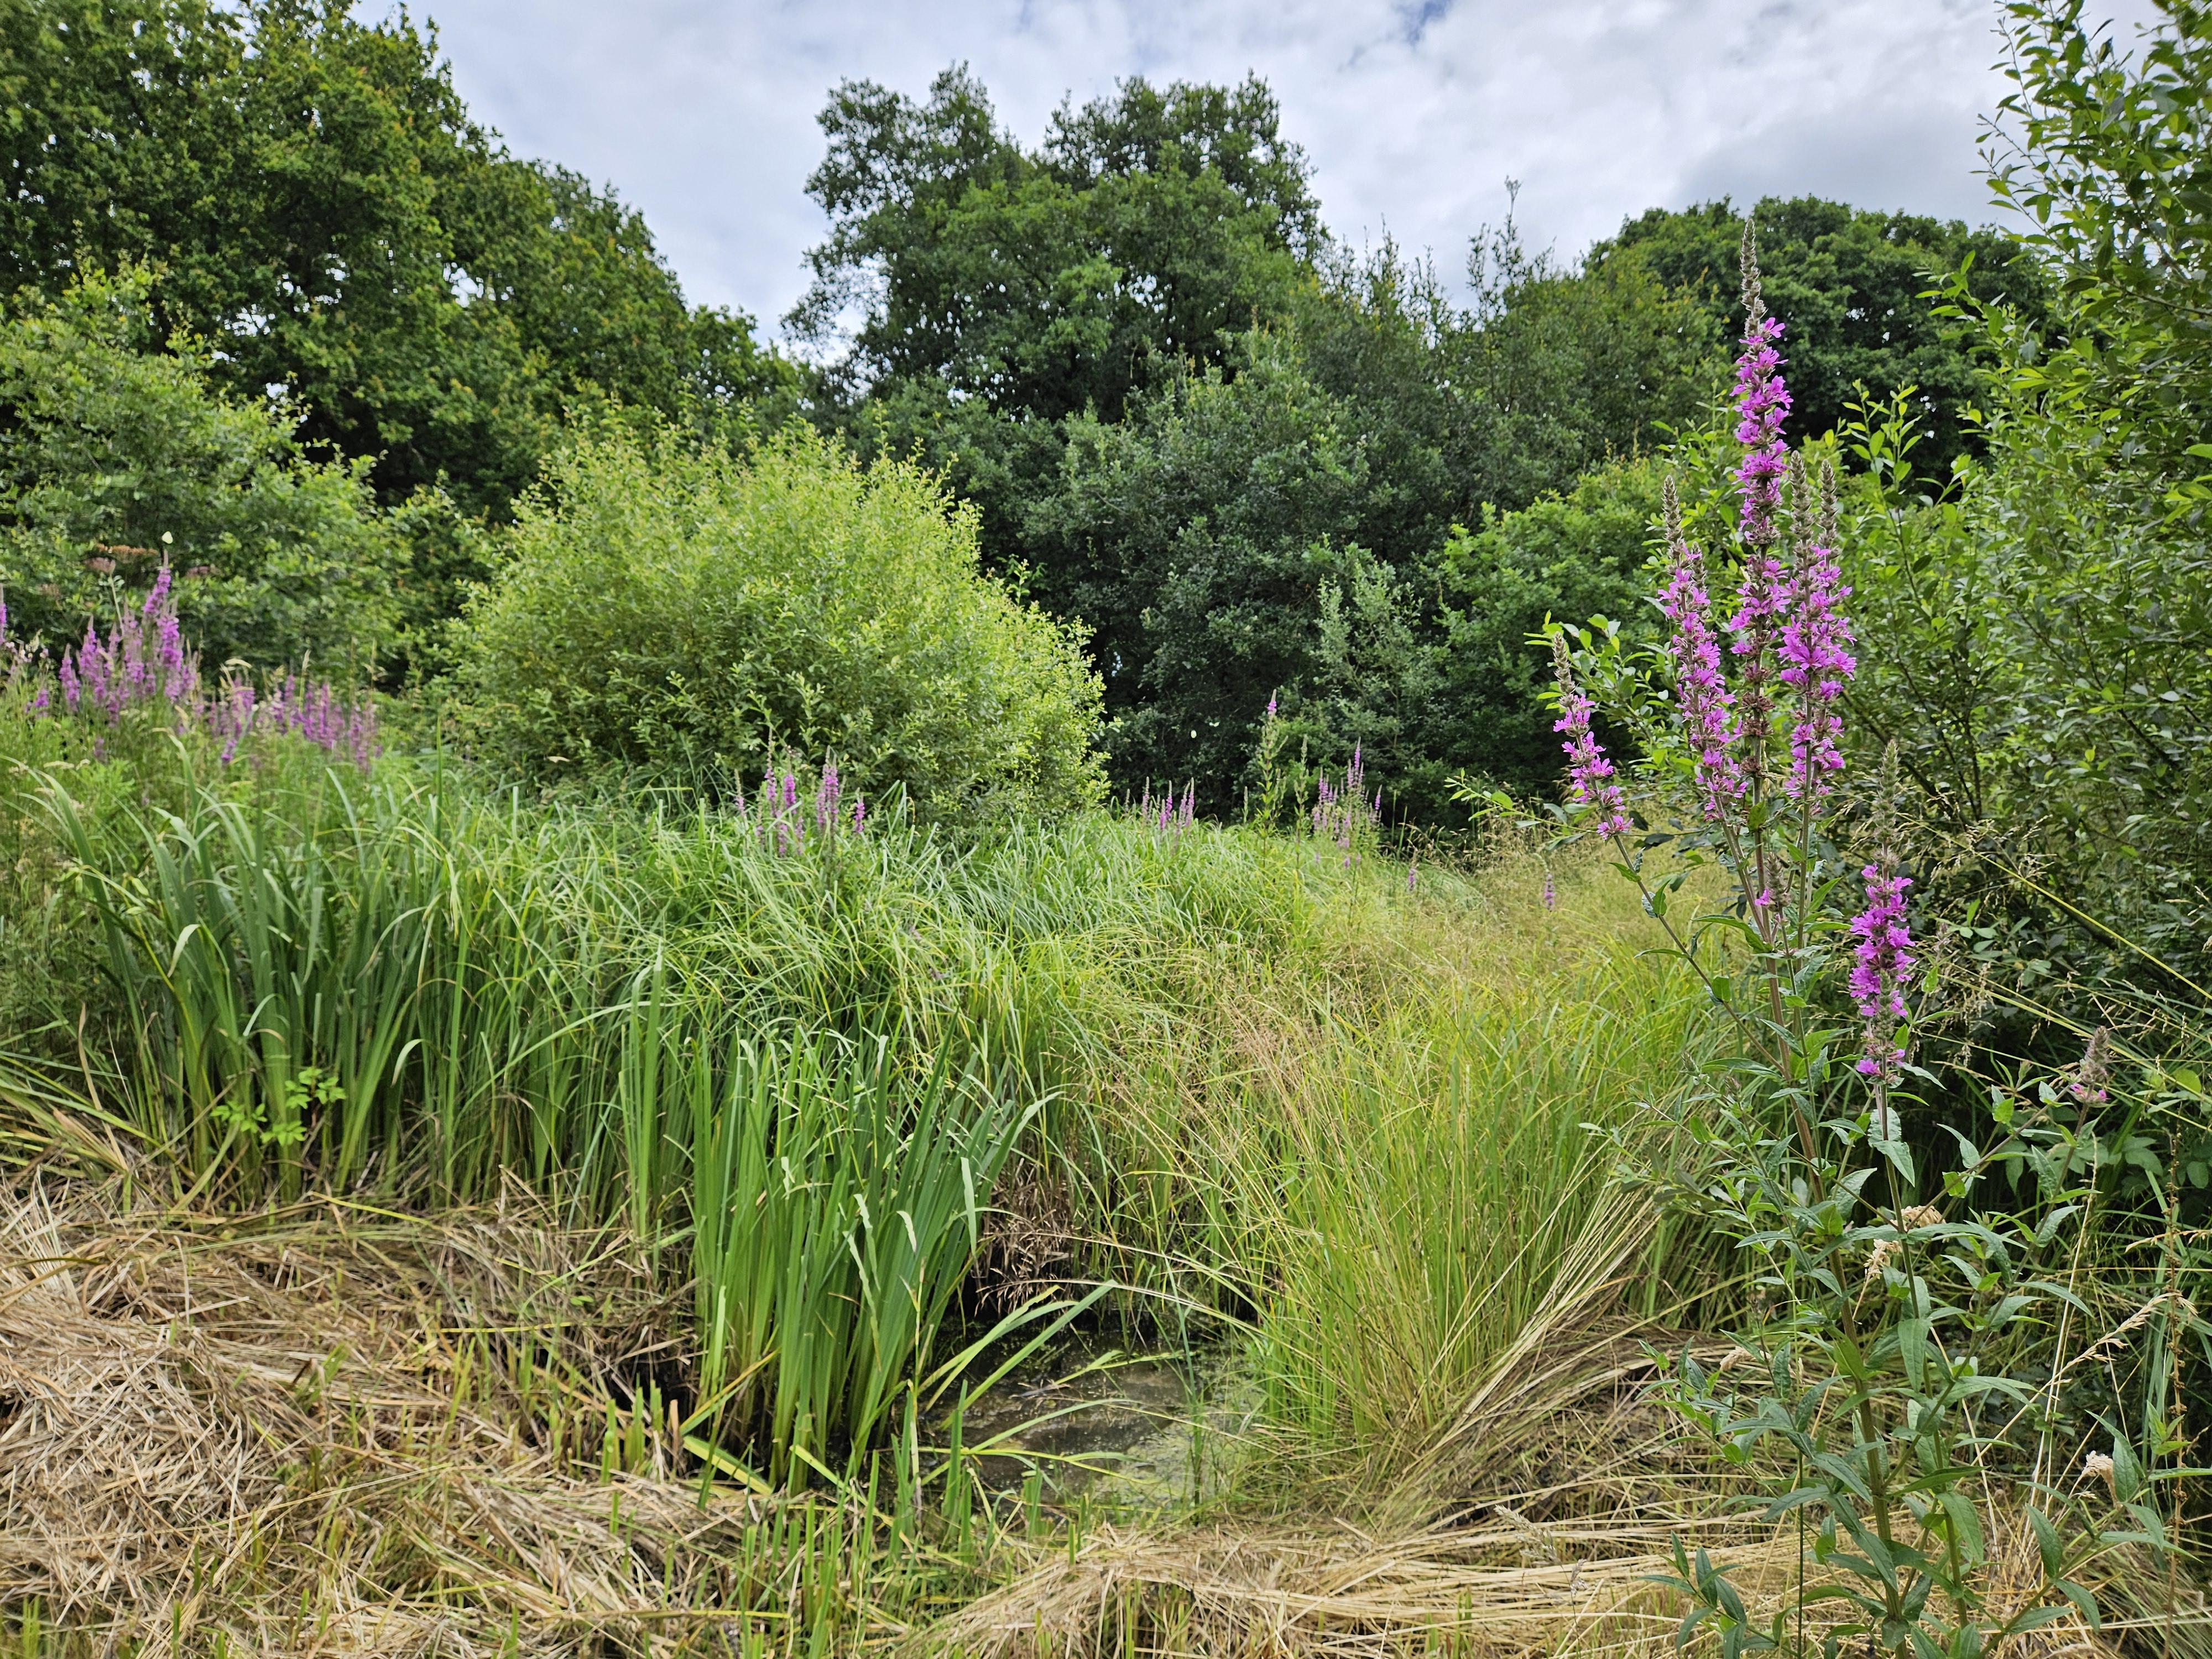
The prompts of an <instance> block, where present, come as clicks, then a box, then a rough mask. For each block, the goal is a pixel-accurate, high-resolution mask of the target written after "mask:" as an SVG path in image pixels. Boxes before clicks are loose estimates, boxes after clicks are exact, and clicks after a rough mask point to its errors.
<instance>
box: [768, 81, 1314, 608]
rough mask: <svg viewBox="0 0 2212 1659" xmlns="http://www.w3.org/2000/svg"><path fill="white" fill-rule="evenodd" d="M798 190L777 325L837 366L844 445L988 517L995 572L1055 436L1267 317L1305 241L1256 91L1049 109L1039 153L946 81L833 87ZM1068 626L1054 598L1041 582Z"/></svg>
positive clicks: (1273, 129) (1145, 89)
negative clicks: (914, 88) (837, 358)
mask: <svg viewBox="0 0 2212 1659" xmlns="http://www.w3.org/2000/svg"><path fill="white" fill-rule="evenodd" d="M821 120H822V125H823V131H825V132H826V133H827V134H828V136H829V155H827V157H826V158H825V159H824V160H823V163H822V165H821V166H820V167H817V169H816V170H815V172H814V173H813V175H812V176H811V178H810V179H809V180H808V184H807V188H808V190H809V191H810V193H811V194H812V195H813V197H815V199H816V200H817V201H818V202H819V203H821V204H822V206H823V210H825V211H826V212H827V213H828V214H829V219H830V234H829V238H828V240H825V241H824V242H823V244H822V245H821V246H818V247H817V248H816V249H815V250H813V252H811V254H810V255H809V256H808V257H809V261H810V263H811V265H812V267H813V270H814V276H815V280H814V283H813V286H812V287H811V289H810V290H809V291H808V293H807V295H806V296H805V298H804V299H803V300H802V301H800V303H799V307H797V308H796V309H795V310H794V311H793V313H792V315H791V318H790V319H789V321H790V322H791V324H792V325H793V328H794V329H795V330H796V331H798V332H799V333H800V334H801V335H803V336H806V337H811V338H813V339H815V340H817V342H820V343H829V342H831V341H832V340H841V339H842V338H843V334H842V330H843V329H844V328H845V326H846V323H845V320H844V319H847V318H848V314H849V313H851V312H852V311H853V310H854V309H858V310H859V311H860V313H862V314H861V317H860V322H859V324H858V326H857V328H855V329H854V331H852V333H851V335H850V338H849V351H848V354H847V355H846V356H844V358H843V359H842V362H840V363H839V364H837V365H836V367H835V368H833V369H832V371H831V372H830V373H829V375H828V377H827V379H826V380H825V383H824V387H823V390H824V391H825V392H826V393H827V394H828V396H829V403H830V404H832V405H833V407H837V408H841V409H842V410H844V411H845V414H846V418H847V419H848V420H850V421H851V422H854V428H855V429H854V436H855V439H856V441H860V442H863V443H868V444H877V445H880V446H881V447H884V448H885V449H886V450H889V451H891V452H894V453H908V451H910V450H911V449H913V448H914V447H915V446H917V445H919V446H920V447H921V452H922V453H923V454H924V455H925V456H926V457H927V459H929V461H930V463H931V464H932V465H933V466H936V467H937V468H939V470H940V471H943V472H944V473H945V477H947V478H948V480H950V481H951V483H953V484H954V485H955V487H956V488H957V489H959V491H960V493H961V494H962V495H964V496H967V497H968V498H969V499H971V500H973V501H975V502H976V504H977V505H978V507H980V508H981V513H982V531H983V545H984V550H985V553H986V556H987V557H989V558H990V559H991V560H992V561H994V562H1005V561H1007V560H1009V559H1011V558H1012V557H1014V556H1016V555H1017V552H1018V526H1019V520H1020V517H1021V514H1022V513H1023V511H1024V507H1026V505H1027V503H1028V501H1030V498H1032V497H1033V496H1035V495H1037V494H1040V493H1043V492H1046V491H1048V490H1049V489H1051V487H1052V484H1053V481H1054V475H1055V474H1056V472H1057V471H1058V464H1059V457H1060V449H1061V447H1062V443H1063V439H1062V438H1061V436H1060V433H1059V430H1058V425H1059V422H1061V421H1062V420H1063V419H1065V418H1066V417H1068V416H1079V415H1081V414H1082V413H1083V412H1084V411H1085V410H1092V411H1095V412H1096V414H1097V416H1098V417H1099V418H1101V419H1103V420H1105V421H1107V422H1114V421H1116V420H1118V419H1119V418H1120V417H1121V411H1122V410H1123V407H1124V406H1125V404H1127V400H1128V399H1129V398H1130V397H1131V396H1132V395H1133V393H1134V392H1137V391H1139V389H1140V388H1142V387H1144V386H1147V385H1150V384H1152V383H1153V382H1155V381H1157V380H1159V379H1160V378H1161V377H1162V376H1164V375H1168V374H1174V373H1175V372H1176V371H1177V370H1178V369H1179V368H1181V367H1182V365H1183V364H1184V363H1185V362H1194V363H1198V364H1205V363H1208V362H1218V361H1219V359H1220V356H1221V355H1222V351H1223V347H1224V342H1225V335H1226V333H1227V331H1230V330H1231V329H1236V328H1243V327H1249V326H1251V325H1252V323H1253V321H1254V319H1255V317H1260V318H1273V317H1279V316H1280V315H1282V314H1283V313H1284V312H1285V307H1286V305H1287V303H1288V300H1289V295H1290V293H1291V289H1293V288H1294V287H1295V286H1296V284H1297V282H1298V281H1299V279H1300V269H1299V264H1298V260H1297V250H1298V249H1300V248H1302V247H1304V246H1307V245H1308V244H1310V242H1312V241H1313V240H1315V238H1316V235H1317V227H1316V220H1315V209H1314V204H1313V200H1312V197H1310V195H1309V194H1308V192H1307V191H1306V188H1305V176H1306V165H1305V162H1304V157H1303V155H1301V154H1300V152H1299V150H1298V149H1297V146H1296V145H1293V144H1290V143H1286V142H1285V141H1284V140H1283V139H1282V138H1281V137H1280V136H1279V129H1278V115H1277V110H1276V106H1275V101H1274V99H1273V95H1272V94H1270V93H1269V92H1268V91H1267V88H1265V87H1264V86H1262V85H1261V84H1260V83H1259V82H1257V81H1248V82H1245V83H1244V84H1243V86H1241V87H1238V88H1234V89H1230V88H1218V87H1206V86H1186V85H1183V84H1181V83H1177V84H1176V85H1173V86H1170V87H1168V88H1153V87H1152V86H1150V85H1149V84H1147V83H1146V82H1144V81H1142V80H1131V81H1129V82H1125V83H1124V84H1123V85H1122V87H1121V90H1120V92H1119V93H1118V94H1117V95H1116V96H1115V98H1113V99H1111V100H1100V101H1098V102H1097V103H1093V104H1091V105H1088V106H1085V107H1084V108H1082V109H1080V110H1077V109H1073V108H1063V109H1061V110H1060V112H1058V113H1057V114H1056V115H1055V116H1054V118H1053V121H1052V124H1051V126H1050V129H1049V130H1048V132H1047V134H1046V137H1045V142H1044V143H1043V145H1042V147H1041V148H1040V149H1037V150H1036V151H1030V150H1027V149H1024V148H1023V147H1022V146H1021V145H1020V144H1019V143H1017V142H1016V141H1015V140H1014V139H1013V138H1012V137H1009V136H1007V135H1006V134H1005V133H1002V132H1001V131H1000V129H999V127H998V125H997V121H996V117H995V115H994V112H993V111H992V108H991V106H990V102H989V100H988V98H987V94H985V92H984V89H983V88H982V87H981V85H979V84H978V83H977V82H975V80H974V79H973V78H972V77H970V76H969V75H968V74H967V73H966V71H965V70H957V69H956V70H946V71H945V73H944V74H942V75H940V76H938V77H937V79H936V80H935V81H934V82H933V83H932V85H931V88H930V94H929V97H928V100H927V102H925V103H921V104H917V103H915V101H914V100H910V99H908V98H907V97H905V96H903V95H902V94H897V93H894V92H890V91H888V90H886V89H885V88H882V87H879V86H877V85H875V84H873V83H872V82H845V83H843V84H842V85H840V86H839V88H837V89H836V92H835V93H834V94H832V96H831V99H830V101H829V105H828V106H827V107H826V108H825V109H824V110H823V113H822V117H821ZM1040 595H1041V597H1044V598H1046V599H1048V601H1049V602H1052V603H1054V607H1055V609H1058V610H1059V611H1060V613H1061V614H1062V615H1068V614H1071V613H1070V611H1069V610H1068V608H1067V607H1066V606H1065V605H1060V604H1059V603H1058V601H1057V597H1056V596H1055V595H1053V594H1050V593H1048V592H1045V591H1044V590H1043V589H1040Z"/></svg>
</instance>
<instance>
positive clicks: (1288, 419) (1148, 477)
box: [1029, 335, 1418, 811]
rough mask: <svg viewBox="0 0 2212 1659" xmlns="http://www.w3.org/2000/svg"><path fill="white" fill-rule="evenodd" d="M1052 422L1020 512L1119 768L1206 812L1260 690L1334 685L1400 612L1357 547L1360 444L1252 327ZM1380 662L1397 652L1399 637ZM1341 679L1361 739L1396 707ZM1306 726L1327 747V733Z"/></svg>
mask: <svg viewBox="0 0 2212 1659" xmlns="http://www.w3.org/2000/svg"><path fill="white" fill-rule="evenodd" d="M1068 437H1069V441H1068V450H1067V457H1066V472H1065V485H1064V488H1063V489H1062V490H1061V492H1060V494H1059V495H1057V496H1054V497H1050V498H1048V499H1045V500H1043V501H1040V502H1038V503H1037V504H1036V507H1035V508H1034V509H1033V511H1032V513H1031V515H1030V520H1029V529H1030V544H1031V545H1033V546H1034V547H1036V548H1037V549H1039V550H1041V551H1042V553H1043V554H1044V556H1045V557H1047V558H1048V560H1049V562H1050V565H1051V568H1054V570H1055V571H1056V572H1057V573H1058V580H1057V581H1056V582H1055V584H1054V585H1055V587H1056V588H1057V590H1058V592H1060V594H1061V595H1063V596H1064V600H1063V602H1064V603H1066V604H1067V605H1069V606H1070V608H1072V609H1073V610H1074V611H1076V612H1077V613H1078V614H1079V615H1081V616H1082V617H1085V620H1086V621H1088V622H1090V623H1091V624H1092V626H1093V628H1094V629H1095V632H1094V634H1093V645H1092V649H1093V652H1094V653H1095V655H1096V657H1097V659H1098V660H1099V662H1100V663H1101V664H1102V665H1103V668H1104V680H1105V686H1106V698H1107V708H1108V711H1109V714H1111V716H1112V717H1113V719H1114V722H1115V723H1114V726H1113V727H1112V731H1111V736H1110V741H1111V744H1112V747H1113V753H1114V760H1115V772H1116V775H1117V777H1118V779H1119V780H1120V781H1121V782H1123V784H1124V785H1125V787H1132V788H1133V787H1138V786H1139V785H1141V784H1142V783H1143V782H1144V781H1146V780H1151V781H1156V782H1157V781H1163V780H1166V779H1170V778H1172V779H1176V780H1178V781H1180V780H1182V779H1186V778H1192V777H1194V778H1196V779H1197V780H1198V782H1199V787H1200V793H1201V798H1202V799H1204V801H1205V803H1206V806H1207V808H1208V809H1209V810H1212V811H1219V810H1220V809H1221V808H1222V807H1224V806H1225V805H1231V804H1232V803H1233V801H1234V799H1236V797H1235V795H1234V793H1228V794H1227V796H1226V799H1225V790H1226V791H1232V792H1233V790H1234V788H1235V787H1236V783H1237V780H1238V779H1239V777H1240V775H1241V774H1242V773H1243V769H1244V766H1245V762H1246V758H1247V757H1249V755H1250V754H1251V752H1252V748H1253V744H1254V741H1255V737H1256V734H1257V732H1258V729H1259V720H1260V717H1261V710H1262V709H1263V708H1265V707H1266V706H1267V702H1268V701H1269V700H1270V698H1271V697H1272V696H1273V695H1274V693H1275V692H1276V691H1277V690H1279V689H1287V690H1289V691H1290V693H1291V697H1292V700H1293V704H1294V706H1295V705H1296V704H1297V701H1298V699H1299V698H1300V697H1301V696H1303V695H1304V692H1305V690H1307V689H1308V688H1310V689H1311V690H1313V691H1315V692H1316V693H1317V694H1318V693H1322V692H1324V691H1325V690H1328V689H1330V688H1329V687H1328V686H1326V685H1325V684H1324V683H1323V682H1324V679H1325V677H1327V676H1328V675H1329V674H1330V673H1331V672H1332V671H1334V674H1335V675H1336V676H1337V678H1338V680H1339V682H1340V683H1341V680H1342V678H1344V677H1346V676H1349V675H1351V674H1352V673H1353V672H1354V671H1355V665H1354V664H1353V662H1352V653H1353V652H1354V651H1355V650H1356V649H1357V650H1360V651H1362V652H1363V653H1364V648H1365V647H1367V646H1368V645H1369V644H1370V642H1373V641H1372V636H1373V635H1374V634H1375V630H1376V629H1378V628H1379V629H1383V630H1384V631H1385V633H1389V632H1391V631H1392V630H1393V629H1394V628H1395V625H1396V623H1397V622H1398V611H1399V608H1400V606H1399V600H1398V598H1397V596H1396V592H1395V582H1394V580H1393V579H1392V577H1391V575H1390V573H1389V570H1388V569H1387V568H1384V567H1383V566H1381V565H1379V564H1378V563H1377V562H1376V560H1375V558H1374V556H1373V555H1372V554H1371V553H1370V552H1369V551H1368V550H1366V549H1365V548H1364V547H1363V546H1362V545H1361V538H1362V537H1363V534H1364V531H1365V530H1366V528H1367V526H1366V524H1365V522H1364V521H1365V520H1366V517H1367V510H1368V508H1369V507H1370V501H1371V499H1372V494H1373V487H1372V481H1371V479H1370V475H1369V471H1368V466H1367V458H1366V453H1365V449H1364V444H1363V443H1362V441H1361V438H1360V435H1359V434H1358V430H1357V428H1356V427H1355V426H1354V424H1353V422H1352V420H1351V418H1350V416H1349V413H1348V411H1347V410H1346V409H1345V407H1344V405H1343V404H1341V402H1340V401H1339V400H1338V399H1336V398H1332V397H1331V396H1329V394H1328V392H1325V391H1323V390H1322V388H1321V387H1319V386H1316V384H1315V383H1314V381H1313V380H1312V379H1311V377H1310V375H1308V374H1306V373H1305V369H1304V363H1303V362H1301V360H1300V358H1299V356H1298V354H1297V349H1296V347H1295V344H1294V343H1291V342H1287V341H1284V340H1280V339H1278V338H1276V337H1271V336H1267V335H1253V336H1249V337H1246V338H1245V340H1244V341H1243V343H1241V348H1240V362H1238V365H1237V374H1236V375H1235V377H1234V378H1233V379H1231V378H1228V377H1225V375H1224V374H1223V373H1222V371H1220V370H1219V369H1213V370H1209V371H1207V372H1206V374H1203V375H1191V376H1185V377H1179V378H1177V379H1176V380H1171V381H1170V383H1169V384H1168V385H1167V386H1164V387H1162V388H1161V389H1160V390H1159V391H1158V392H1156V393H1152V394H1147V395H1146V396H1145V397H1143V398H1141V399H1140V400H1139V404H1138V405H1137V407H1136V408H1134V409H1133V410H1132V412H1131V414H1130V416H1129V417H1128V418H1127V420H1124V421H1122V422H1120V423H1118V424H1112V423H1109V422H1104V421H1103V420H1099V419H1097V418H1096V417H1094V416H1087V415H1086V416H1084V417H1082V418H1080V419H1079V420H1077V421H1075V422H1071V423H1070V426H1069V429H1068ZM1347 602H1348V603H1349V605H1350V609H1349V611H1347V610H1346V604H1347ZM1325 617H1326V618H1327V619H1328V620H1327V622H1326V623H1325V621H1324V618H1325ZM1355 635H1358V636H1359V637H1358V640H1357V643H1356V644H1355ZM1393 642H1395V643H1399V644H1401V645H1402V644H1403V643H1405V641H1402V640H1395V641H1393ZM1417 661H1418V653H1415V657H1414V659H1413V663H1417ZM1396 665H1397V666H1407V665H1413V664H1409V659H1407V656H1406V655H1405V653H1403V652H1402V651H1401V652H1400V653H1398V656H1397V662H1396ZM1341 689H1346V690H1349V691H1350V695H1351V696H1352V697H1353V698H1354V699H1355V700H1356V701H1358V702H1360V703H1361V705H1362V707H1363V708H1367V709H1368V710H1370V713H1371V714H1372V715H1373V716H1374V719H1372V720H1369V721H1366V722H1364V725H1365V726H1366V735H1368V736H1369V737H1370V738H1373V737H1374V736H1375V735H1376V732H1375V729H1374V727H1375V724H1376V721H1378V720H1380V721H1391V720H1393V715H1394V712H1395V711H1394V710H1393V709H1392V708H1391V706H1390V705H1391V702H1392V698H1391V695H1390V694H1391V692H1392V690H1394V689H1395V688H1393V687H1391V686H1389V684H1385V685H1383V686H1382V687H1381V688H1379V696H1375V697H1373V698H1372V699H1371V700H1370V699H1367V698H1361V697H1360V696H1359V690H1360V689H1357V688H1341ZM1315 730H1316V733H1317V734H1319V735H1321V736H1322V737H1323V739H1324V741H1325V742H1326V743H1328V745H1329V748H1330V750H1331V752H1330V753H1329V754H1328V755H1327V756H1325V757H1322V758H1328V759H1334V758H1336V756H1335V754H1334V748H1335V746H1336V745H1335V740H1336V738H1337V737H1338V736H1339V735H1342V737H1343V739H1344V741H1343V745H1342V746H1343V749H1344V751H1345V753H1346V754H1349V753H1350V750H1351V744H1352V733H1350V732H1345V733H1342V734H1339V733H1338V732H1335V731H1334V730H1333V729H1332V728H1330V727H1328V726H1326V725H1325V724H1323V725H1317V726H1316V728H1315Z"/></svg>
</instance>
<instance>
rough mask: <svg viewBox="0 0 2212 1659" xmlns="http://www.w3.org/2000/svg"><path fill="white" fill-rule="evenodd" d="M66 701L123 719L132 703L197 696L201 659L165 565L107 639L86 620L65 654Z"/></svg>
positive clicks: (186, 703) (76, 708)
mask: <svg viewBox="0 0 2212 1659" xmlns="http://www.w3.org/2000/svg"><path fill="white" fill-rule="evenodd" d="M59 678H60V681H61V693H62V703H63V705H64V707H65V708H68V710H69V711H70V713H71V714H78V713H80V712H82V713H97V714H105V715H106V717H107V719H108V720H109V721H110V722H111V723H112V722H113V721H115V720H119V719H120V718H122V714H123V711H124V710H125V708H129V707H131V705H132V704H133V703H145V702H167V703H169V704H172V705H173V706H175V707H177V708H190V707H191V706H192V705H194V704H195V703H197V701H198V696H199V679H200V672H199V659H198V658H197V657H195V656H193V655H191V654H190V653H187V652H186V651H185V638H184V629H183V627H182V625H181V624H180V623H179V621H178V618H177V605H176V599H175V598H174V596H173V594H172V593H171V592H170V572H169V567H168V566H167V565H163V566H162V567H161V574H159V575H158V576H156V577H155V579H154V586H153V588H152V590H151V591H150V592H148V594H147V595H146V600H145V603H144V604H143V605H141V606H139V608H138V609H137V611H135V612H134V611H125V612H124V613H123V614H122V616H121V617H119V618H118V620H117V622H116V624H115V629H114V632H113V633H112V634H110V635H108V636H107V637H106V639H102V638H101V637H100V628H99V624H98V623H92V622H88V623H86V624H85V625H84V638H83V640H82V641H81V642H80V643H79V644H77V645H76V647H74V648H73V649H70V650H66V651H64V652H63V653H62V664H61V671H60V675H59Z"/></svg>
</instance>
